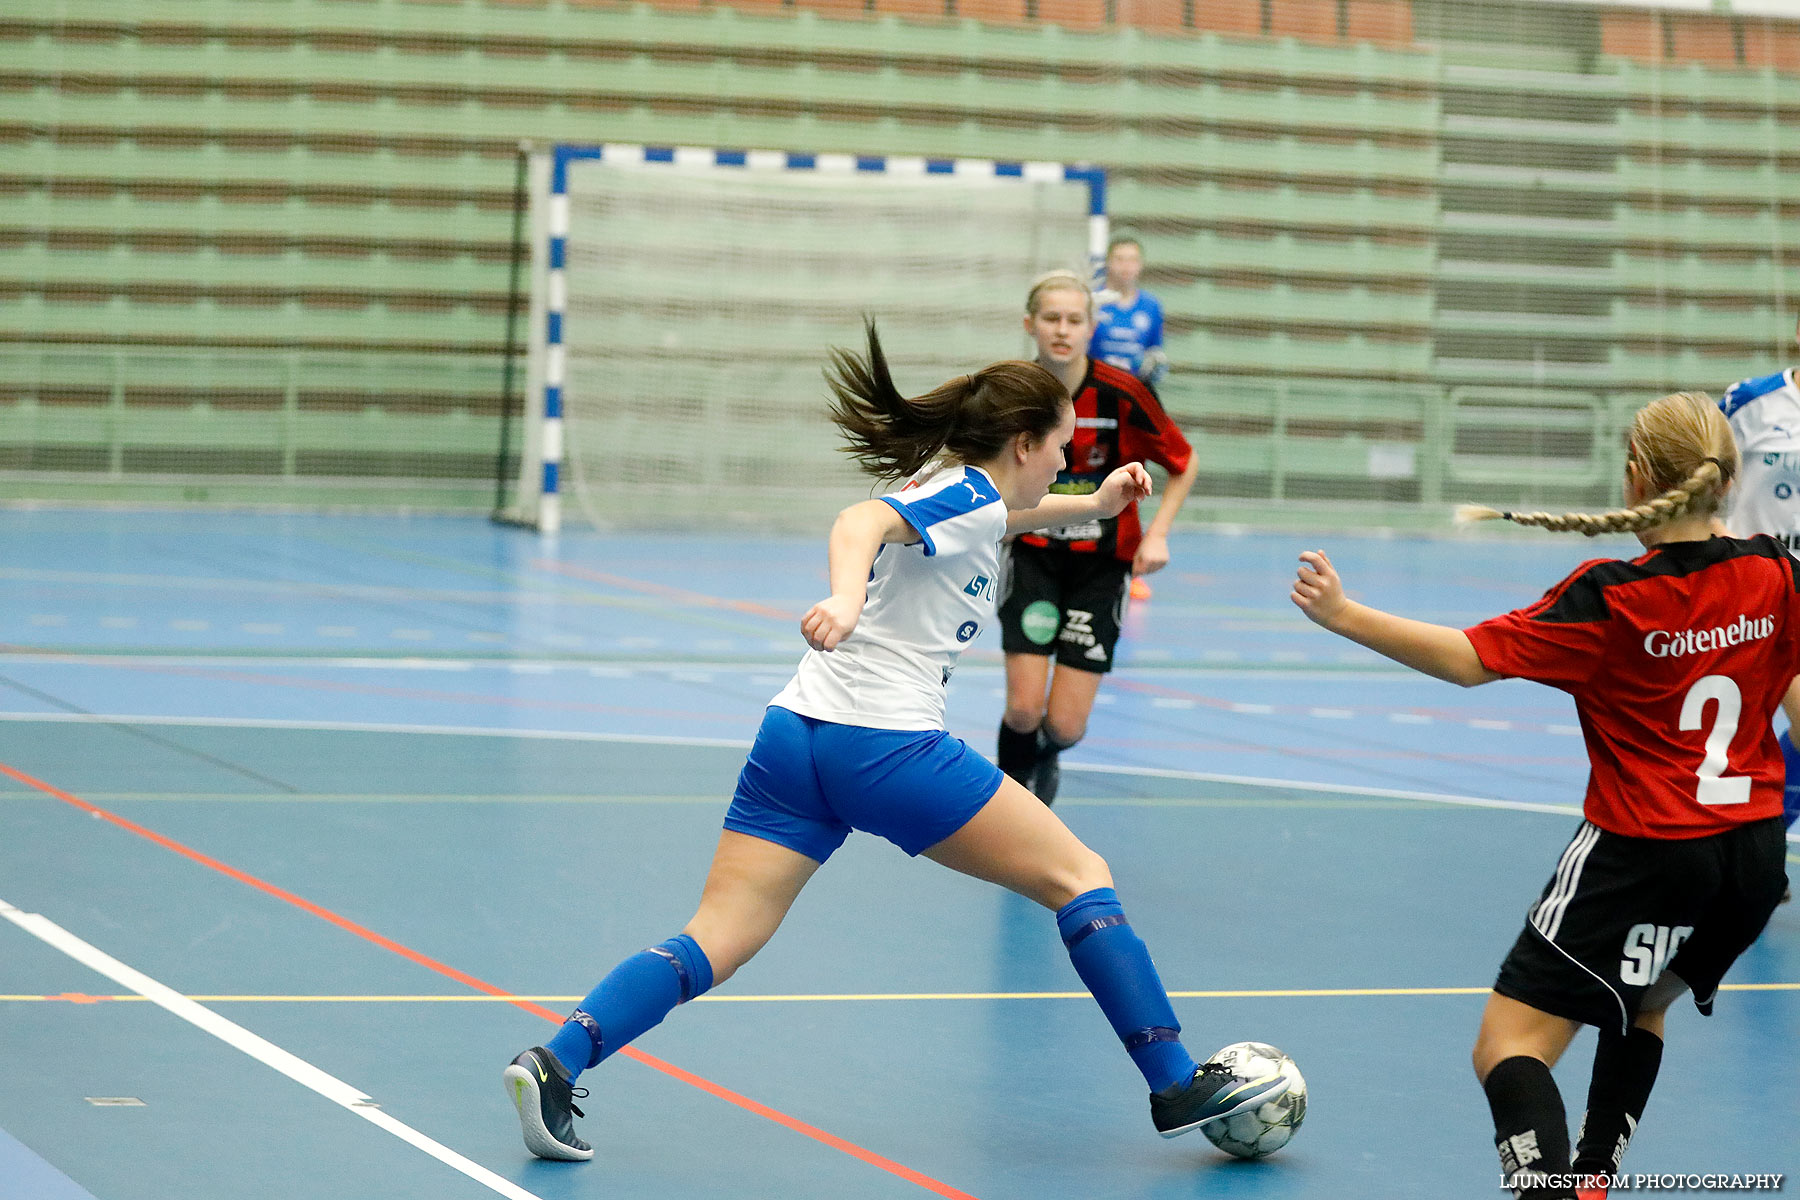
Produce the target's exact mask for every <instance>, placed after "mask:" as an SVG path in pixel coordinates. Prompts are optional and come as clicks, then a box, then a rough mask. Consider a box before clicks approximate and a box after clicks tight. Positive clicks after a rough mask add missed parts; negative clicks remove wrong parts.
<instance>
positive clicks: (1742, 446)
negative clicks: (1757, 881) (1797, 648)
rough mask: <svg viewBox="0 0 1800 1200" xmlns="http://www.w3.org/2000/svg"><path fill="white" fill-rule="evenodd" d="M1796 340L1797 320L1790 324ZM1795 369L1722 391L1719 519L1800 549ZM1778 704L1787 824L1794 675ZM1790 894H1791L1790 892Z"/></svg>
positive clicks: (1798, 715)
mask: <svg viewBox="0 0 1800 1200" xmlns="http://www.w3.org/2000/svg"><path fill="white" fill-rule="evenodd" d="M1794 341H1795V342H1796V343H1800V325H1796V327H1795V329H1794ZM1797 375H1800V371H1796V369H1795V368H1793V367H1789V368H1788V369H1787V370H1785V371H1777V372H1776V373H1775V374H1773V375H1763V376H1761V377H1759V378H1756V379H1740V380H1739V381H1738V382H1736V383H1734V384H1732V385H1731V387H1729V388H1727V389H1726V391H1725V397H1724V399H1722V400H1720V401H1719V411H1720V412H1722V413H1724V414H1725V419H1726V420H1727V421H1729V422H1730V423H1731V433H1732V436H1733V437H1735V438H1736V439H1737V444H1738V451H1739V452H1740V453H1741V454H1742V455H1743V458H1744V465H1743V474H1742V476H1741V477H1740V481H1739V484H1738V488H1737V495H1736V496H1735V497H1734V498H1733V500H1732V502H1731V512H1730V515H1729V516H1728V517H1727V519H1726V522H1725V524H1726V525H1727V527H1729V529H1730V531H1731V533H1732V535H1733V536H1735V537H1754V536H1755V535H1756V534H1759V533H1766V534H1769V535H1770V536H1771V537H1773V538H1774V539H1775V540H1776V541H1778V542H1780V543H1782V544H1783V545H1784V546H1786V547H1787V548H1788V550H1789V552H1791V553H1793V554H1800V378H1797V377H1796V376H1797ZM1781 707H1782V708H1783V709H1784V710H1785V711H1786V712H1787V718H1788V728H1787V729H1786V730H1784V731H1783V732H1782V735H1781V753H1782V757H1783V759H1784V761H1785V762H1786V764H1787V792H1786V798H1785V800H1784V802H1783V805H1782V819H1783V820H1785V821H1786V822H1787V825H1788V828H1790V829H1792V828H1793V827H1794V823H1795V821H1796V820H1800V750H1796V749H1795V748H1794V730H1795V729H1800V680H1796V681H1795V682H1794V685H1793V686H1792V687H1790V688H1788V692H1787V696H1786V697H1785V698H1783V700H1782V702H1781ZM1790 898H1791V897H1790Z"/></svg>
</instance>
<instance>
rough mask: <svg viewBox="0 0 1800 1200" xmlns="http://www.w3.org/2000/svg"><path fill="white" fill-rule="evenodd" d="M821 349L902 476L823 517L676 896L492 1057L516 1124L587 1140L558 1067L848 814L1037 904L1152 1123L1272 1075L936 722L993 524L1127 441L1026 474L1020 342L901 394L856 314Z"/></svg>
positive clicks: (781, 907)
mask: <svg viewBox="0 0 1800 1200" xmlns="http://www.w3.org/2000/svg"><path fill="white" fill-rule="evenodd" d="M832 361H833V370H832V371H831V372H829V373H828V378H829V380H830V384H831V390H832V393H833V396H834V401H833V407H832V418H833V420H834V421H835V422H836V423H837V425H838V427H839V428H840V429H841V430H842V431H843V433H844V437H845V440H846V442H847V445H846V447H845V448H846V450H847V452H848V453H850V454H851V455H852V456H853V457H855V458H856V459H857V460H858V462H860V463H861V464H862V465H863V466H864V467H865V468H866V469H868V470H870V471H871V472H872V473H874V474H876V475H878V476H880V477H882V478H887V479H900V478H905V479H906V480H907V482H906V483H905V485H904V486H902V487H901V488H900V489H899V490H897V491H894V492H891V493H889V494H887V495H885V496H882V497H880V498H879V499H875V500H866V501H863V502H862V503H860V504H853V505H851V506H850V507H849V508H846V509H845V510H844V511H843V512H841V513H839V514H838V518H837V521H836V523H835V524H834V525H833V526H832V529H831V537H830V543H829V556H830V578H831V594H830V595H829V596H827V597H826V598H825V599H823V600H821V601H819V602H818V603H817V604H815V605H813V606H812V607H811V608H810V609H808V610H807V612H806V614H805V616H803V617H802V618H801V620H800V631H801V633H802V634H804V635H805V637H806V641H807V644H808V645H809V646H810V647H811V650H810V651H809V652H808V653H807V654H806V656H805V657H804V658H803V659H802V660H801V662H800V667H799V669H798V670H797V671H796V672H795V674H794V678H793V679H792V681H790V682H789V683H788V685H787V687H786V688H784V689H783V690H782V691H781V693H780V694H779V695H777V696H776V697H775V699H774V700H773V701H772V702H771V704H770V706H769V708H768V711H767V712H766V714H765V715H764V717H763V723H762V727H761V729H760V730H759V731H758V732H757V736H756V742H755V744H754V746H752V748H751V750H750V757H749V760H748V761H747V762H746V763H745V764H744V768H743V771H742V773H741V774H740V775H739V777H738V784H737V792H736V794H735V795H734V796H733V797H732V801H731V807H730V809H729V811H728V812H727V813H726V816H725V831H724V833H723V834H721V835H720V838H719V845H718V849H717V850H716V851H715V852H714V855H713V862H712V869H711V871H710V872H709V874H708V875H707V879H706V885H705V888H704V890H703V891H702V892H701V896H700V907H699V910H698V911H697V912H695V914H694V917H693V919H692V920H691V921H689V922H688V924H687V927H686V928H685V929H683V930H682V932H681V933H680V934H679V935H678V936H676V937H674V938H671V939H669V940H668V941H666V942H663V943H662V944H661V945H657V946H652V947H651V948H649V949H648V950H644V951H641V952H639V953H637V954H634V955H632V956H631V957H630V958H627V959H625V960H624V961H623V962H621V963H620V964H619V965H618V966H617V967H615V968H613V970H612V973H611V974H609V975H607V976H606V978H605V979H603V980H601V982H600V983H599V985H598V986H597V987H595V988H594V990H593V991H592V992H590V993H589V994H588V996H587V998H586V999H584V1000H583V1001H582V1002H581V1005H580V1007H578V1008H577V1009H576V1010H575V1011H574V1012H573V1013H572V1014H571V1015H570V1017H569V1019H568V1020H567V1021H566V1022H564V1024H563V1026H562V1028H561V1029H560V1030H558V1032H557V1033H556V1035H555V1036H554V1037H552V1038H551V1039H550V1041H549V1042H548V1044H547V1045H544V1046H537V1047H533V1048H532V1049H530V1050H527V1051H525V1052H524V1053H522V1054H520V1055H519V1056H518V1057H517V1058H515V1059H514V1060H513V1061H512V1063H511V1065H509V1066H508V1067H507V1068H506V1070H505V1072H504V1076H505V1083H506V1092H507V1096H508V1098H509V1099H511V1100H512V1102H513V1104H514V1105H515V1106H516V1107H517V1109H518V1112H519V1120H520V1123H521V1126H522V1129H523V1132H524V1136H525V1145H526V1147H527V1148H528V1149H529V1150H530V1151H531V1152H532V1153H533V1154H536V1155H538V1156H539V1157H541V1158H556V1159H586V1158H590V1157H592V1155H593V1150H592V1148H591V1147H590V1146H589V1145H588V1144H587V1143H586V1142H584V1141H582V1140H581V1138H579V1137H578V1136H576V1134H575V1130H574V1126H573V1122H572V1120H571V1115H572V1114H573V1115H580V1114H579V1112H578V1111H577V1110H576V1109H575V1108H574V1105H573V1101H572V1097H573V1095H574V1092H573V1088H572V1085H573V1083H574V1081H575V1078H576V1077H577V1076H578V1075H580V1074H581V1072H582V1071H584V1070H587V1069H588V1068H590V1067H593V1066H596V1065H598V1064H599V1063H600V1062H601V1061H602V1060H603V1059H605V1058H606V1057H607V1056H609V1055H611V1054H613V1053H615V1052H617V1051H618V1050H619V1049H620V1048H621V1047H623V1046H625V1045H626V1044H627V1043H629V1042H631V1041H632V1040H633V1039H635V1038H636V1037H638V1036H639V1035H640V1034H642V1033H643V1032H645V1031H646V1030H648V1029H650V1028H651V1027H652V1026H654V1025H656V1024H657V1023H658V1022H660V1021H661V1020H662V1019H663V1018H664V1017H665V1016H666V1015H668V1013H669V1011H670V1010H671V1009H673V1008H674V1007H675V1006H676V1005H677V1004H681V1003H683V1002H685V1001H688V1000H692V999H693V998H694V997H696V996H698V995H700V994H701V993H703V992H705V991H706V990H707V989H709V988H711V987H713V986H714V985H715V984H718V983H722V982H724V981H725V980H726V979H728V978H730V977H731V975H732V974H733V973H734V972H735V971H736V970H737V969H738V968H739V967H741V966H743V965H744V964H745V963H746V962H748V961H749V960H750V958H751V956H753V955H754V954H755V953H756V952H757V951H758V950H760V949H762V947H763V945H764V944H765V943H766V942H767V941H768V940H769V938H770V937H771V936H772V935H773V934H774V932H775V930H776V928H777V927H778V926H779V925H780V924H781V921H782V918H783V917H784V916H786V915H787V911H788V908H789V907H790V906H791V905H792V904H793V903H794V900H795V898H796V897H797V896H798V895H799V894H800V889H801V888H802V887H804V886H805V885H806V881H807V880H808V879H810V878H812V875H813V872H815V871H817V870H818V869H819V866H820V865H821V864H822V863H824V861H825V860H826V859H827V858H829V857H830V856H831V854H832V852H833V851H834V850H836V849H837V848H838V846H840V845H841V844H843V841H844V839H845V838H846V837H847V836H848V835H849V833H850V831H851V830H853V829H861V830H865V831H868V832H870V833H875V834H879V835H880V836H882V837H884V838H887V839H888V840H889V841H891V842H893V843H894V844H895V845H897V846H899V847H900V848H901V849H902V850H904V851H906V852H907V853H908V854H912V855H918V854H923V855H925V856H926V857H927V858H930V859H932V860H934V861H936V862H938V863H941V864H942V865H944V866H947V867H950V868H951V869H953V870H956V871H961V872H963V873H964V874H967V875H973V876H975V877H977V878H980V879H986V880H989V881H991V882H994V883H998V884H1000V885H1002V886H1003V887H1007V888H1010V889H1012V890H1013V891H1015V892H1018V893H1019V894H1020V895H1022V896H1025V897H1027V898H1029V899H1032V900H1035V901H1037V902H1038V903H1040V904H1042V905H1044V906H1045V907H1046V908H1049V909H1051V910H1053V911H1054V912H1055V913H1056V923H1057V927H1058V929H1059V931H1060V932H1061V934H1062V938H1063V941H1064V943H1065V944H1066V945H1067V946H1068V950H1069V957H1070V958H1071V960H1073V962H1074V965H1075V970H1076V972H1077V973H1078V974H1079V975H1080V976H1081V980H1082V982H1083V983H1085V984H1086V985H1087V987H1088V990H1089V991H1091V992H1092V993H1093V995H1094V998H1095V999H1096V1000H1097V1001H1098V1002H1099V1004H1100V1007H1101V1009H1102V1010H1103V1011H1104V1012H1105V1014H1106V1017H1107V1019H1108V1020H1109V1021H1110V1022H1111V1023H1112V1027H1113V1030H1114V1032H1116V1033H1117V1034H1118V1036H1119V1038H1120V1039H1121V1040H1122V1041H1123V1042H1124V1044H1125V1049H1126V1051H1127V1052H1128V1053H1129V1054H1130V1056H1131V1058H1132V1060H1133V1061H1134V1062H1135V1063H1136V1065H1137V1067H1138V1069H1139V1070H1140V1071H1141V1072H1142V1073H1143V1076H1144V1079H1145V1082H1146V1083H1147V1084H1148V1085H1149V1088H1150V1092H1151V1096H1150V1112H1151V1118H1152V1121H1153V1123H1154V1124H1155V1126H1156V1129H1157V1131H1158V1132H1160V1133H1161V1134H1162V1135H1163V1136H1164V1137H1173V1136H1174V1135H1176V1134H1178V1133H1184V1132H1186V1131H1187V1130H1189V1129H1194V1128H1197V1127H1198V1126H1200V1125H1203V1124H1206V1123H1207V1122H1209V1121H1215V1120H1219V1119H1222V1118H1224V1117H1227V1116H1230V1115H1231V1114H1233V1113H1237V1112H1241V1111H1244V1110H1245V1109H1248V1108H1251V1107H1254V1106H1256V1105H1257V1104H1260V1103H1262V1102H1264V1101H1266V1100H1270V1099H1274V1098H1276V1097H1278V1096H1280V1095H1281V1094H1282V1093H1283V1092H1285V1091H1286V1090H1287V1083H1286V1081H1285V1080H1284V1079H1282V1078H1281V1077H1280V1076H1279V1075H1270V1076H1266V1077H1261V1078H1255V1079H1250V1078H1244V1077H1240V1076H1237V1075H1233V1074H1231V1073H1230V1072H1229V1070H1228V1069H1227V1068H1224V1067H1221V1066H1218V1065H1214V1064H1208V1065H1206V1066H1197V1065H1196V1064H1195V1062H1194V1060H1193V1058H1192V1057H1191V1056H1190V1055H1189V1054H1188V1052H1187V1050H1186V1049H1185V1048H1184V1047H1183V1046H1182V1043H1181V1040H1180V1025H1179V1023H1178V1022H1177V1021H1176V1019H1175V1013H1174V1010H1173V1009H1172V1008H1171V1007H1170V1005H1169V998H1168V994H1167V993H1166V992H1165V991H1164V990H1163V985H1162V981H1161V979H1160V978H1158V976H1157V973H1156V968H1155V966H1154V965H1153V964H1152V963H1151V961H1150V954H1149V951H1148V950H1146V949H1145V947H1144V943H1143V941H1142V940H1141V939H1140V938H1139V937H1138V936H1137V934H1136V933H1134V932H1132V929H1131V926H1130V925H1129V924H1127V923H1126V920H1125V915H1124V910H1123V909H1122V908H1121V907H1120V905H1119V899H1118V897H1117V895H1116V894H1115V893H1114V892H1113V888H1112V876H1111V874H1110V873H1109V872H1108V869H1107V865H1106V862H1105V860H1103V859H1102V858H1101V857H1100V856H1099V855H1098V854H1095V853H1094V852H1093V851H1092V850H1089V849H1088V848H1087V847H1086V846H1084V845H1082V844H1081V842H1080V841H1079V840H1078V839H1077V838H1076V837H1075V835H1074V834H1072V833H1070V832H1069V830H1068V829H1067V828H1066V827H1064V825H1063V823H1062V822H1061V821H1060V820H1058V819H1057V817H1056V815H1055V814H1054V813H1053V812H1051V811H1050V810H1049V809H1048V808H1046V807H1045V806H1044V805H1043V804H1041V803H1039V802H1038V801H1037V800H1036V799H1035V798H1034V797H1033V796H1032V795H1031V793H1030V792H1028V791H1026V790H1025V788H1024V787H1023V786H1021V785H1020V784H1019V783H1017V782H1015V781H1014V780H1012V779H1010V778H1008V777H1007V776H1006V775H1004V774H1002V773H1001V771H1000V770H999V769H998V768H996V767H995V766H993V765H992V764H991V763H989V762H987V761H986V760H985V759H983V758H982V757H981V756H980V755H979V754H976V753H975V752H973V751H972V750H970V749H969V747H968V746H966V745H965V744H964V743H963V742H961V741H960V740H958V739H957V738H954V737H952V736H951V735H950V734H949V733H948V732H946V731H945V729H944V689H945V687H946V685H947V684H948V683H949V681H950V674H951V672H952V671H953V670H955V668H956V662H957V658H958V656H959V655H960V654H961V652H962V648H963V646H965V645H966V644H968V642H969V641H970V640H971V639H972V638H974V636H975V634H976V633H977V631H978V630H979V629H980V628H981V626H982V625H983V624H984V623H985V622H987V621H989V620H991V619H992V618H993V615H994V607H993V605H994V600H993V595H994V581H995V577H996V576H997V575H998V573H999V547H1000V541H1001V539H1002V538H1004V537H1005V536H1006V535H1007V534H1009V533H1017V532H1020V531H1021V530H1027V529H1038V528H1042V527H1045V526H1051V525H1066V524H1069V523H1070V522H1072V521H1082V520H1093V519H1098V518H1105V517H1110V516H1112V515H1114V514H1116V513H1118V512H1119V511H1120V510H1121V509H1123V508H1124V507H1125V506H1126V505H1127V504H1129V503H1131V502H1132V501H1134V500H1137V499H1139V498H1141V497H1143V496H1146V495H1148V494H1149V491H1150V478H1149V476H1148V475H1147V474H1145V472H1144V468H1143V467H1142V465H1141V464H1138V463H1130V464H1127V465H1125V466H1122V467H1120V468H1118V469H1117V470H1115V471H1113V472H1112V473H1111V474H1110V475H1108V476H1107V477H1106V479H1105V480H1104V482H1102V483H1101V484H1100V486H1099V487H1098V489H1097V490H1095V491H1093V492H1092V493H1090V494H1088V495H1082V496H1051V495H1047V492H1048V491H1049V488H1050V484H1051V483H1052V482H1053V481H1054V480H1055V479H1056V475H1057V472H1058V471H1060V470H1061V469H1062V467H1063V451H1062V448H1063V446H1064V445H1065V444H1066V443H1067V442H1068V441H1069V439H1070V437H1071V435H1072V434H1073V432H1074V427H1075V412H1074V409H1073V407H1072V406H1071V405H1070V402H1069V397H1068V393H1067V391H1066V390H1065V389H1064V387H1063V385H1062V384H1061V383H1060V382H1059V381H1058V380H1057V379H1056V377H1055V376H1054V375H1052V374H1050V372H1048V371H1046V370H1044V369H1043V368H1042V367H1039V366H1037V365H1035V364H1032V363H1026V362H1001V363H995V364H993V365H992V366H989V367H986V368H984V369H982V370H980V371H977V372H976V373H975V374H973V375H965V376H962V377H960V378H958V379H953V380H951V381H950V382H948V383H946V384H943V385H942V386H940V387H938V388H937V389H935V390H933V391H931V392H928V393H926V394H925V395H923V396H918V397H914V398H910V399H909V398H906V397H904V396H902V395H901V394H900V392H899V391H898V390H897V389H896V388H895V386H894V383H893V380H892V379H891V377H890V376H889V374H888V369H887V364H886V362H885V360H884V359H883V357H882V353H881V344H880V341H879V340H878V339H877V337H876V335H875V330H874V328H873V326H871V327H870V329H869V347H868V353H867V355H866V356H862V357H859V356H856V355H852V354H848V353H844V352H842V351H834V352H833V360H832ZM584 1094H585V1093H584Z"/></svg>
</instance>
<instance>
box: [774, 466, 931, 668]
mask: <svg viewBox="0 0 1800 1200" xmlns="http://www.w3.org/2000/svg"><path fill="white" fill-rule="evenodd" d="M918 540H919V534H918V531H917V530H915V529H914V528H913V527H912V526H911V525H909V524H907V522H906V518H905V517H903V516H901V515H900V514H899V513H898V512H896V511H894V508H893V506H892V505H890V504H888V503H886V502H885V501H882V500H864V501H863V502H862V503H860V504H852V505H851V506H850V507H849V508H846V509H845V510H844V511H843V512H840V513H839V514H838V515H837V520H836V521H834V522H832V525H831V538H830V541H829V542H828V543H827V550H826V553H827V555H828V556H829V560H830V575H831V595H829V596H827V597H825V599H823V600H821V601H819V602H818V603H817V604H815V605H813V606H812V607H811V608H809V609H807V610H806V615H805V616H803V617H801V618H800V632H801V634H803V635H804V636H805V638H806V644H807V645H809V646H811V647H812V648H813V649H814V650H835V649H837V646H838V643H839V642H841V641H843V640H844V639H845V638H847V637H849V636H850V631H851V630H853V629H855V628H856V623H857V621H859V620H861V619H862V610H863V604H864V602H865V601H867V600H868V598H869V571H870V569H871V568H872V567H874V565H875V555H876V554H877V553H878V552H879V551H880V549H881V547H882V545H883V543H886V542H916V541H918Z"/></svg>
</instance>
